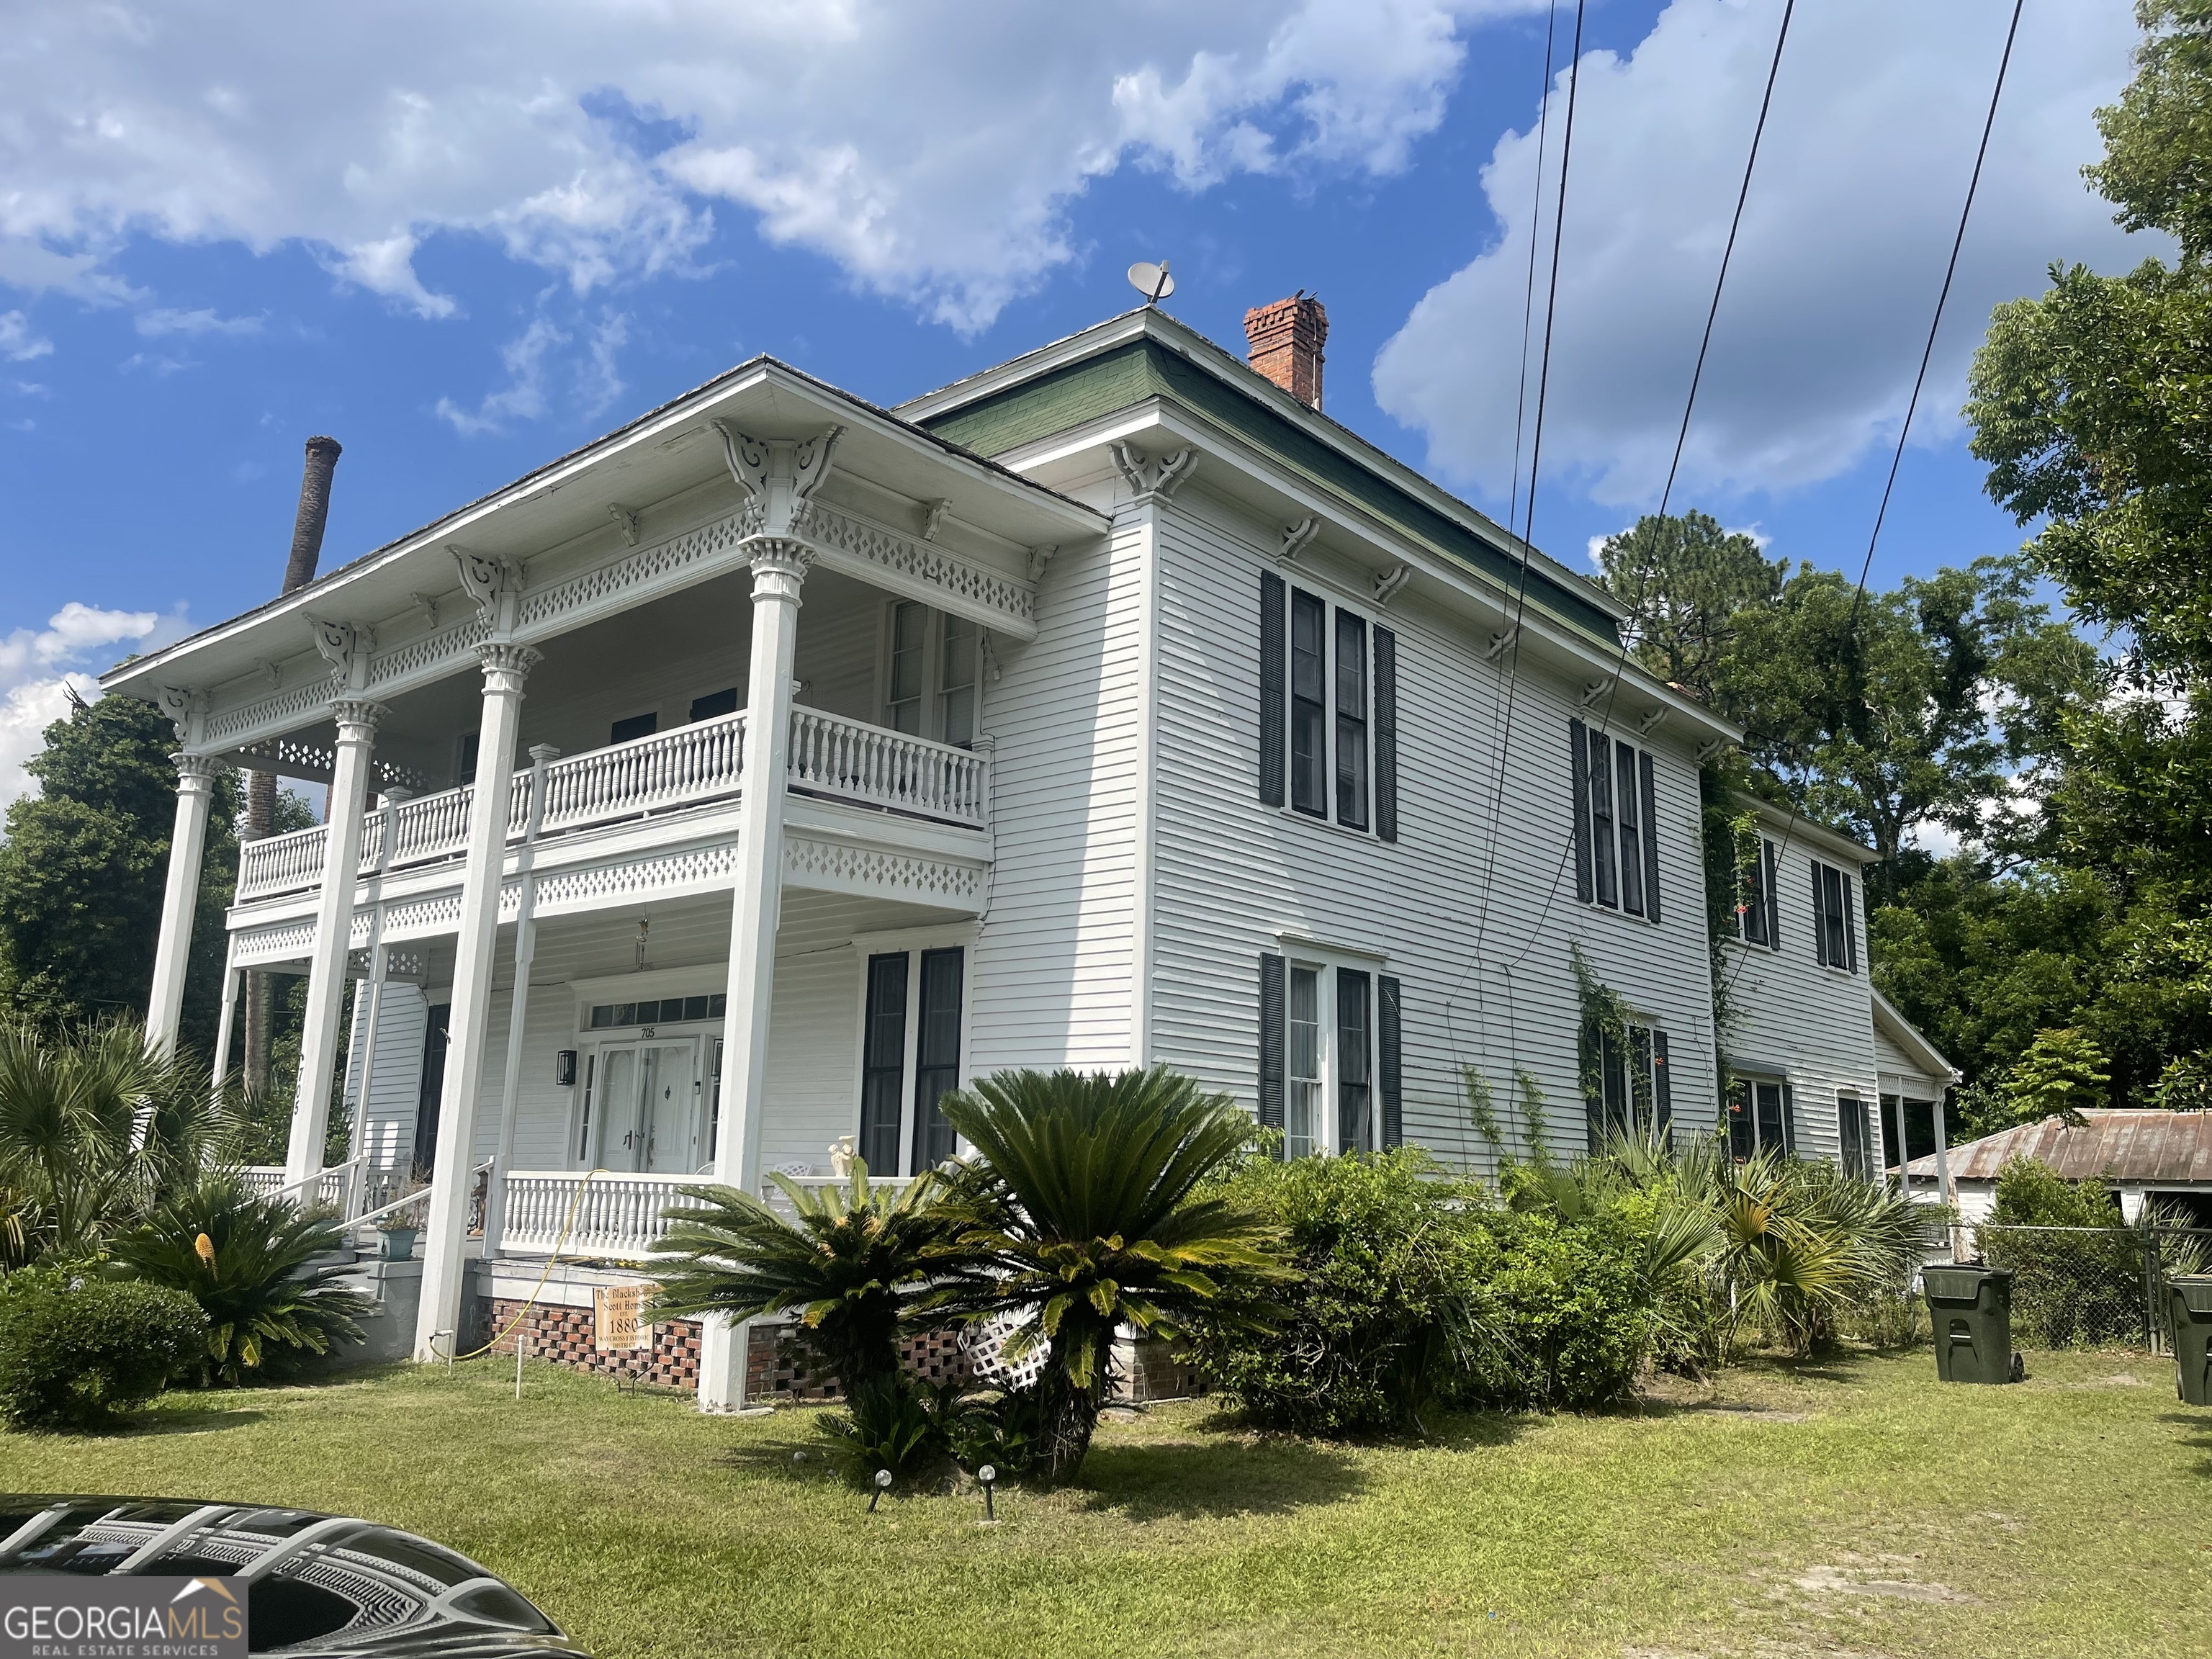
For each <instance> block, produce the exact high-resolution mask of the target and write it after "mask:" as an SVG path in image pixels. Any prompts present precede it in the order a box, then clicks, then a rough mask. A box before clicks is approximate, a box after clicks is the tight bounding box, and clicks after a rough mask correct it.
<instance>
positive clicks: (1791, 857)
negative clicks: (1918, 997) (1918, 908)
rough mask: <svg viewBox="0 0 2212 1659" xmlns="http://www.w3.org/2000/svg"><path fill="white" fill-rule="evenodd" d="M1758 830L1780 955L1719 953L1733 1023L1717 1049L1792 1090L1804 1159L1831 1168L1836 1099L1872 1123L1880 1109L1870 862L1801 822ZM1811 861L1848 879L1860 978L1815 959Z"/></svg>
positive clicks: (1748, 947)
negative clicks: (1769, 860) (1855, 1106)
mask: <svg viewBox="0 0 2212 1659" xmlns="http://www.w3.org/2000/svg"><path fill="white" fill-rule="evenodd" d="M1758 823H1759V833H1760V834H1761V836H1764V837H1765V839H1766V840H1767V841H1768V842H1771V844H1772V845H1773V847H1774V850H1775V859H1774V866H1775V874H1776V880H1775V898H1776V905H1777V908H1778V915H1779V921H1780V924H1781V925H1780V929H1779V934H1778V947H1779V948H1777V949H1769V948H1768V947H1767V946H1765V945H1756V944H1747V943H1744V942H1742V941H1741V940H1734V939H1731V940H1729V941H1727V942H1726V943H1724V944H1723V945H1722V946H1721V952H1722V962H1721V974H1722V979H1723V984H1724V986H1725V987H1726V1000H1727V1006H1728V1007H1729V1010H1730V1013H1731V1018H1730V1020H1729V1024H1728V1025H1727V1027H1726V1028H1725V1029H1724V1030H1723V1031H1722V1032H1721V1037H1720V1043H1721V1048H1722V1051H1723V1054H1725V1056H1726V1060H1727V1063H1728V1065H1729V1068H1730V1069H1731V1070H1732V1071H1733V1072H1734V1073H1736V1074H1737V1075H1740V1076H1745V1077H1757V1078H1772V1079H1782V1080H1784V1081H1786V1082H1787V1083H1788V1084H1789V1085H1790V1092H1791V1097H1792V1102H1793V1106H1794V1109H1795V1112H1796V1149H1797V1152H1798V1153H1799V1154H1800V1155H1801V1156H1802V1157H1806V1158H1837V1157H1838V1156H1839V1155H1840V1151H1841V1136H1840V1133H1839V1132H1838V1127H1837V1100H1838V1097H1839V1096H1842V1095H1845V1094H1850V1095H1854V1096H1856V1097H1857V1099H1858V1100H1860V1101H1861V1102H1863V1103H1864V1105H1865V1107H1866V1108H1867V1109H1868V1112H1869V1115H1870V1114H1871V1113H1872V1111H1873V1109H1874V1108H1875V1081H1876V1075H1877V1073H1876V1068H1875V1030H1874V1000H1873V995H1874V994H1873V987H1872V985H1871V982H1870V981H1869V976H1868V971H1867V960H1868V957H1867V938H1866V894H1865V891H1864V890H1863V884H1862V882H1861V881H1860V865H1859V860H1861V859H1863V858H1864V857H1867V856H1869V855H1868V854H1865V853H1864V852H1863V850H1862V849H1859V848H1854V847H1852V846H1851V845H1850V843H1849V842H1844V841H1842V840H1841V839H1840V838H1839V837H1837V836H1831V835H1828V834H1826V832H1824V831H1820V830H1817V829H1814V828H1813V827H1812V826H1810V825H1808V824H1805V823H1802V822H1801V823H1796V824H1795V825H1793V824H1792V823H1791V822H1790V819H1789V817H1787V815H1786V814H1783V813H1778V812H1772V811H1761V812H1759V814H1758ZM1814 859H1818V860H1820V861H1821V862H1822V863H1824V864H1828V865H1832V866H1835V867H1836V868H1838V869H1840V870H1842V871H1843V872H1844V873H1845V874H1846V875H1848V876H1849V877H1850V878H1851V886H1852V900H1851V927H1852V933H1853V943H1854V947H1855V949H1854V956H1855V958H1856V960H1857V969H1856V971H1851V970H1846V969H1841V968H1827V967H1823V966H1821V965H1820V962H1819V960H1818V958H1817V957H1816V956H1815V953H1814V908H1813V871H1812V861H1813V860H1814Z"/></svg>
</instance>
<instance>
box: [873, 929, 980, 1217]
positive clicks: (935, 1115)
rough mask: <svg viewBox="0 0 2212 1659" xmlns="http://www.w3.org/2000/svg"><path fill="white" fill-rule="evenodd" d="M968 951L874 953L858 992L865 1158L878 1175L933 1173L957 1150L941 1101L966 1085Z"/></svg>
mask: <svg viewBox="0 0 2212 1659" xmlns="http://www.w3.org/2000/svg"><path fill="white" fill-rule="evenodd" d="M966 960H967V952H966V951H965V950H964V949H963V947H961V946H959V945H949V946H941V947H939V948H936V949H932V950H890V951H872V952H870V953H869V955H868V957H867V968H866V975H865V977H864V979H863V981H862V985H861V994H860V1133H859V1135H858V1137H857V1144H858V1146H859V1150H860V1156H861V1157H862V1158H866V1160H867V1164H868V1169H869V1170H870V1172H871V1173H872V1174H875V1175H879V1176H888V1175H899V1174H907V1175H912V1174H915V1173H916V1172H917V1171H920V1170H933V1169H935V1168H936V1167H937V1166H938V1165H939V1164H942V1163H944V1162H945V1159H947V1158H951V1156H952V1155H953V1153H954V1152H955V1151H957V1143H958V1137H957V1136H956V1135H955V1134H954V1133H953V1131H952V1126H951V1123H950V1122H948V1121H946V1120H945V1114H944V1112H943V1111H941V1110H940V1109H939V1105H938V1103H939V1101H940V1100H942V1099H943V1098H944V1097H945V1095H946V1094H947V1093H949V1092H950V1091H952V1090H954V1089H957V1087H959V1086H960V1048H961V1031H962V1028H963V1003H964V985H963V981H964V978H965V973H966Z"/></svg>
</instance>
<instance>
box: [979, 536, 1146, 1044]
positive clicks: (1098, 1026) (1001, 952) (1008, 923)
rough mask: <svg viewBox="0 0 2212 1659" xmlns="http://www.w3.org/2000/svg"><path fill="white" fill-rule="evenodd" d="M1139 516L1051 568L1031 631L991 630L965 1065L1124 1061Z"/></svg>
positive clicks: (1132, 935)
mask: <svg viewBox="0 0 2212 1659" xmlns="http://www.w3.org/2000/svg"><path fill="white" fill-rule="evenodd" d="M1148 542H1149V532H1148V530H1147V529H1146V526H1145V523H1144V521H1143V520H1142V519H1141V517H1133V518H1131V519H1129V520H1126V521H1125V522H1124V523H1122V524H1121V525H1120V526H1117V528H1116V529H1115V533H1114V534H1113V535H1112V536H1111V537H1110V538H1107V539H1106V540H1104V541H1103V542H1098V543H1093V544H1090V545H1088V546H1083V547H1076V548H1071V549H1067V550H1064V551H1062V552H1061V553H1060V554H1059V555H1058V556H1056V557H1055V558H1054V560H1053V562H1052V563H1051V564H1050V566H1049V567H1048V568H1047V569H1046V572H1045V574H1044V580H1043V582H1042V586H1041V590H1040V592H1039V595H1038V635H1037V637H1036V639H1035V640H1033V641H1029V642H1028V643H1026V644H1020V643H1015V642H1012V641H998V642H997V643H996V646H995V650H994V654H995V656H996V659H997V661H998V664H999V668H1000V678H998V679H997V680H995V681H990V682H988V683H987V684H986V686H985V688H984V703H983V720H982V726H983V729H984V730H985V731H986V732H989V733H990V734H991V736H992V737H993V738H994V739H995V740H996V744H997V749H996V754H995V757H994V761H993V782H992V832H993V838H994V843H995V847H996V859H995V864H994V869H993V872H992V877H991V897H990V908H989V911H988V913H987V915H986V916H985V918H984V921H983V924H982V927H981V931H980V933H979V935H978V938H977V941H976V945H975V962H974V963H973V964H972V966H971V969H970V971H969V995H970V998H971V1000H972V1012H971V1015H970V1030H971V1032H972V1034H973V1035H972V1043H971V1048H972V1052H971V1053H970V1054H969V1066H970V1068H971V1069H972V1070H974V1071H975V1072H981V1073H987V1072H991V1071H995V1070H997V1069H999V1068H1000V1067H1002V1066H1090V1067H1095V1066H1121V1065H1125V1064H1127V1060H1128V1057H1129V1049H1130V1030H1131V1019H1132V1012H1131V1010H1132V997H1131V983H1130V981H1131V975H1132V973H1133V966H1134V959H1135V944H1136V927H1135V924H1136V907H1137V890H1136V870H1137V860H1136V837H1137V830H1138V823H1137V818H1138V803H1139V791H1138V782H1139V745H1140V742H1141V735H1142V723H1141V714H1142V710H1143V707H1144V696H1143V691H1144V687H1143V684H1142V683H1141V671H1140V667H1139V653H1140V646H1141V642H1142V637H1143V629H1144V624H1145V604H1144V594H1145V587H1144V563H1145V560H1146V556H1147V555H1146V548H1147V545H1148Z"/></svg>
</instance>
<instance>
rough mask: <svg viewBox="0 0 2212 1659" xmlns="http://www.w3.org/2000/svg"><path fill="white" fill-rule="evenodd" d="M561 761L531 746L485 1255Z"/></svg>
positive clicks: (501, 1206) (501, 1195)
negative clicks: (542, 857)
mask: <svg viewBox="0 0 2212 1659" xmlns="http://www.w3.org/2000/svg"><path fill="white" fill-rule="evenodd" d="M560 758H561V751H560V750H557V749H556V748H555V747H554V746H553V745H552V744H550V743H536V744H531V746H530V817H529V821H528V823H526V825H525V826H524V828H523V831H522V851H521V852H520V854H517V855H516V857H515V861H514V862H515V875H516V877H517V878H518V879H519V880H520V882H521V884H522V891H521V892H520V894H519V895H517V896H516V902H515V912H514V992H513V995H512V996H510V997H509V998H508V999H507V1073H506V1075H505V1076H504V1077H503V1078H501V1080H500V1091H499V1151H498V1152H496V1153H495V1154H494V1155H493V1159H492V1169H491V1180H490V1182H489V1183H488V1184H487V1185H486V1186H485V1188H484V1231H483V1238H484V1246H483V1247H484V1255H487V1256H495V1255H498V1254H499V1241H500V1236H501V1233H503V1232H504V1231H506V1228H507V1171H508V1170H511V1169H513V1167H514V1120H515V1115H516V1114H517V1113H518V1112H519V1111H520V1109H521V1104H522V1040H523V1038H524V1036H526V1027H527V1024H528V1021H529V1018H530V964H531V963H532V961H534V960H535V959H536V958H537V956H538V916H537V908H538V877H537V874H536V872H535V869H534V867H533V866H534V862H535V854H534V848H535V847H536V844H537V841H538V831H539V830H540V829H543V828H544V824H545V769H546V768H547V767H548V766H550V764H552V763H554V762H555V761H556V760H558V759H560Z"/></svg>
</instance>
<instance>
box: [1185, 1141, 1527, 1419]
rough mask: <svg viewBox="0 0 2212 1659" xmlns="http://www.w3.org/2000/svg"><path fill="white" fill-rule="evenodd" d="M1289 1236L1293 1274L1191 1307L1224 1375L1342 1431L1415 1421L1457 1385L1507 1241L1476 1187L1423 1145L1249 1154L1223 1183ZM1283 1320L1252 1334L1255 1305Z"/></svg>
mask: <svg viewBox="0 0 2212 1659" xmlns="http://www.w3.org/2000/svg"><path fill="white" fill-rule="evenodd" d="M1220 1190H1221V1191H1222V1192H1223V1194H1224V1195H1225V1196H1226V1197H1227V1198H1228V1199H1229V1200H1231V1202H1232V1203H1234V1204H1236V1205H1237V1206H1239V1207H1242V1208H1244V1209H1247V1210H1249V1211H1252V1212H1256V1213H1257V1214H1259V1215H1260V1216H1261V1217H1263V1218H1265V1219H1266V1220H1267V1223H1268V1224H1269V1225H1271V1226H1273V1228H1274V1229H1275V1230H1277V1231H1279V1233H1280V1234H1281V1235H1282V1236H1283V1237H1284V1239H1285V1249H1286V1250H1287V1253H1288V1254H1289V1255H1290V1256H1291V1260H1292V1264H1293V1267H1294V1274H1293V1277H1292V1278H1291V1279H1290V1280H1289V1281H1288V1282H1287V1283H1286V1284H1284V1285H1279V1286H1270V1287H1267V1288H1265V1289H1261V1290H1255V1291H1248V1292H1247V1293H1246V1294H1244V1295H1243V1296H1241V1297H1232V1298H1229V1299H1228V1300H1227V1301H1225V1304H1224V1305H1223V1307H1222V1308H1221V1309H1220V1310H1219V1314H1218V1316H1212V1315H1207V1314H1200V1315H1199V1316H1195V1317H1194V1318H1193V1319H1192V1320H1191V1321H1190V1322H1189V1323H1188V1350H1187V1351H1188V1352H1189V1354H1190V1356H1191V1357H1192V1358H1194V1360H1195V1361H1196V1362H1197V1363H1198V1365H1199V1367H1200V1370H1202V1371H1203V1372H1204V1373H1205V1375H1206V1379H1207V1381H1208V1382H1209V1383H1211V1384H1212V1386H1213V1387H1214V1388H1216V1389H1219V1390H1221V1391H1223V1392H1225V1393H1227V1394H1230V1395H1234V1396H1236V1398H1237V1401H1239V1402H1240V1404H1241V1405H1242V1406H1243V1410H1244V1413H1245V1414H1246V1415H1247V1416H1248V1417H1249V1419H1251V1420H1252V1421H1254V1422H1255V1423H1258V1424H1261V1425H1264V1426H1267V1427H1270V1428H1279V1429H1287V1430H1290V1431H1293V1432H1296V1433H1300V1434H1320V1435H1335V1434H1350V1433H1358V1432H1364V1431H1376V1430H1385V1429H1399V1428H1407V1427H1413V1426H1417V1425H1419V1419H1420V1413H1422V1412H1423V1411H1424V1410H1425V1409H1426V1408H1427V1407H1429V1406H1430V1405H1431V1403H1433V1402H1437V1401H1444V1400H1449V1399H1450V1398H1452V1397H1454V1396H1455V1395H1457V1394H1458V1393H1459V1392H1460V1391H1461V1390H1462V1387H1463V1385H1464V1383H1465V1381H1466V1379H1467V1377H1468V1376H1469V1374H1470V1371H1471V1369H1472V1367H1473V1366H1474V1363H1475V1359H1476V1355H1477V1352H1478V1350H1480V1349H1481V1348H1483V1347H1484V1346H1486V1342H1487V1340H1488V1335H1487V1327H1486V1320H1485V1316H1484V1309H1485V1307H1486V1295H1485V1291H1484V1289H1483V1285H1484V1283H1485V1281H1486V1279H1488V1278H1489V1277H1490V1276H1491V1274H1492V1273H1494V1272H1495V1271H1496V1270H1497V1269H1498V1265H1499V1260H1500V1252H1499V1250H1498V1245H1497V1243H1496V1241H1495V1240H1494V1239H1493V1238H1492V1235H1491V1233H1490V1232H1489V1231H1488V1230H1487V1229H1486V1228H1485V1226H1484V1225H1483V1224H1482V1212H1483V1209H1484V1207H1485V1204H1486V1200H1484V1198H1483V1197H1482V1195H1481V1194H1480V1191H1479V1189H1477V1188H1474V1187H1472V1186H1470V1185H1468V1184H1464V1183H1461V1182H1452V1181H1447V1180H1444V1179H1442V1178H1440V1177H1439V1176H1438V1175H1437V1170H1436V1167H1435V1165H1434V1164H1433V1163H1432V1162H1431V1160H1430V1159H1429V1158H1427V1156H1426V1155H1425V1154H1424V1153H1423V1152H1420V1151H1419V1150H1418V1149H1416V1148H1412V1147H1407V1148H1401V1149H1400V1150H1398V1151H1395V1152H1384V1153H1381V1154H1377V1155H1376V1156H1373V1157H1368V1158H1292V1159H1290V1160H1288V1161H1286V1162H1284V1161H1278V1160H1276V1159H1273V1158H1264V1157H1261V1158H1250V1159H1248V1160H1246V1161H1245V1162H1243V1164H1240V1165H1238V1166H1237V1168H1236V1170H1234V1171H1233V1172H1232V1173H1231V1175H1230V1176H1228V1177H1227V1178H1226V1179H1225V1181H1224V1182H1222V1183H1221V1188H1220ZM1255 1315H1259V1316H1264V1317H1263V1319H1261V1322H1263V1323H1272V1324H1273V1325H1274V1326H1275V1327H1276V1328H1277V1330H1278V1331H1279V1334H1277V1335H1273V1336H1268V1335H1257V1336H1255V1334H1253V1328H1252V1327H1253V1324H1254V1322H1255V1319H1254V1316H1255Z"/></svg>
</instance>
